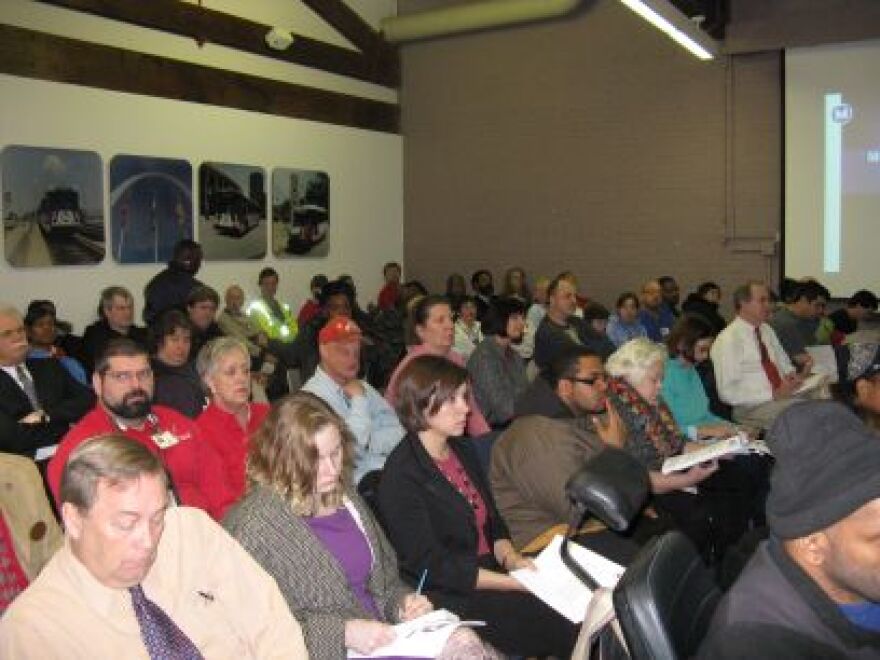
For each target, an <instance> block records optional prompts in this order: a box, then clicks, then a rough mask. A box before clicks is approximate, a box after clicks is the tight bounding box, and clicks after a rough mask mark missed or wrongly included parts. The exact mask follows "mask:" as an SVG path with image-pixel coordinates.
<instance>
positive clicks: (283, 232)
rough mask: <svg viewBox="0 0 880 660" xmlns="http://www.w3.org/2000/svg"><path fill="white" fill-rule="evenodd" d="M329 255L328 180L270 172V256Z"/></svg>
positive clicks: (298, 172)
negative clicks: (271, 254)
mask: <svg viewBox="0 0 880 660" xmlns="http://www.w3.org/2000/svg"><path fill="white" fill-rule="evenodd" d="M329 251H330V177H329V176H328V175H327V173H326V172H320V171H316V170H297V169H291V168H278V169H275V170H272V253H273V254H274V255H275V256H276V257H296V256H305V257H326V256H327V254H328V253H329Z"/></svg>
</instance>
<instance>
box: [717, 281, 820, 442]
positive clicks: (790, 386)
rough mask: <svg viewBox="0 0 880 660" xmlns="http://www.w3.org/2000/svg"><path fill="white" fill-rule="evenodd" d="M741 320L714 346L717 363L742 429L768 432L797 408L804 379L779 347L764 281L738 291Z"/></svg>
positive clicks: (722, 388)
mask: <svg viewBox="0 0 880 660" xmlns="http://www.w3.org/2000/svg"><path fill="white" fill-rule="evenodd" d="M733 305H734V307H735V308H736V318H735V319H734V320H733V321H731V322H730V325H728V326H727V327H726V328H725V329H724V330H723V331H722V332H721V334H720V335H718V338H717V339H716V340H715V343H714V344H713V345H712V351H711V356H712V362H713V364H714V366H715V380H716V382H717V384H718V395H719V396H720V397H721V400H722V401H724V402H725V403H727V404H728V405H731V406H733V419H734V420H735V421H737V422H739V423H740V424H745V425H748V426H755V427H758V428H762V429H766V428H769V427H770V425H771V424H772V423H773V420H774V419H776V416H777V415H778V414H779V413H781V412H782V411H783V410H785V409H786V408H788V406H790V405H791V404H792V403H794V402H795V401H796V400H797V399H798V397H800V398H803V397H804V396H805V394H806V393H801V392H800V389H801V386H802V385H803V384H804V377H803V376H802V375H800V374H798V373H797V372H796V371H795V368H794V365H792V363H791V360H790V359H789V357H788V355H786V353H785V350H784V349H783V348H782V345H781V344H780V343H779V339H778V338H777V336H776V333H775V332H774V330H773V328H772V327H770V325H768V324H767V319H768V318H769V317H770V294H769V292H768V290H767V286H766V285H765V284H763V283H761V282H748V283H747V284H744V285H742V286H740V287H738V288H737V289H736V290H735V291H734V292H733Z"/></svg>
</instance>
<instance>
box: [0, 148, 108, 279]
mask: <svg viewBox="0 0 880 660" xmlns="http://www.w3.org/2000/svg"><path fill="white" fill-rule="evenodd" d="M0 163H2V168H0V169H2V176H0V178H2V181H3V191H2V195H0V215H2V217H3V238H4V252H5V254H6V260H7V261H8V262H9V264H10V265H11V266H14V267H17V268H39V267H47V266H85V265H91V264H96V263H98V262H100V261H101V260H103V259H104V186H103V179H104V177H103V176H102V168H101V157H100V156H98V154H96V153H95V152H94V151H80V150H77V149H52V148H45V147H29V146H19V145H13V146H9V147H6V148H5V149H4V150H3V154H2V157H0Z"/></svg>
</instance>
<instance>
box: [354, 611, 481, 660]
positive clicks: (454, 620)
mask: <svg viewBox="0 0 880 660" xmlns="http://www.w3.org/2000/svg"><path fill="white" fill-rule="evenodd" d="M484 625H486V624H485V622H484V621H461V620H459V618H458V617H457V616H456V615H455V614H453V613H452V612H450V611H449V610H434V611H433V612H428V613H427V614H425V615H423V616H420V617H419V618H417V619H413V620H412V621H406V622H404V623H398V624H397V625H396V626H394V632H395V637H394V641H393V642H391V643H390V644H387V645H386V646H382V647H380V648H378V649H376V650H375V651H373V653H371V654H369V655H363V654H362V653H357V652H356V651H352V650H351V649H349V650H348V657H349V658H384V657H388V656H404V657H409V658H436V657H437V656H438V655H439V654H440V652H441V651H442V650H443V647H444V646H446V641H447V640H448V639H449V637H450V635H452V633H453V632H455V629H456V628H459V627H460V626H484Z"/></svg>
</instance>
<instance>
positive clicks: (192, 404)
mask: <svg viewBox="0 0 880 660" xmlns="http://www.w3.org/2000/svg"><path fill="white" fill-rule="evenodd" d="M150 364H151V366H152V367H153V376H154V378H155V391H154V393H153V403H158V404H160V405H163V406H168V407H169V408H174V410H176V411H177V412H179V413H180V414H182V415H186V416H187V417H189V418H190V419H195V418H196V417H198V416H199V414H200V413H201V412H202V410H204V408H205V406H206V405H207V397H206V396H205V390H204V388H203V387H202V381H201V379H200V378H199V375H198V374H197V373H196V368H195V366H193V363H192V362H187V363H186V364H184V365H183V366H182V367H172V366H170V365H167V364H165V363H164V362H162V361H161V360H159V359H157V358H153V359H152V360H150Z"/></svg>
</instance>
